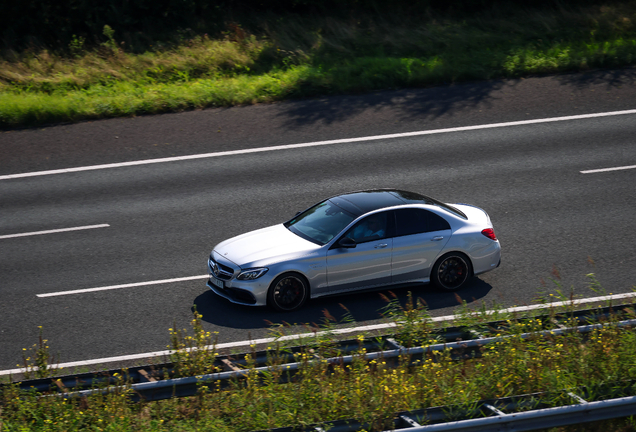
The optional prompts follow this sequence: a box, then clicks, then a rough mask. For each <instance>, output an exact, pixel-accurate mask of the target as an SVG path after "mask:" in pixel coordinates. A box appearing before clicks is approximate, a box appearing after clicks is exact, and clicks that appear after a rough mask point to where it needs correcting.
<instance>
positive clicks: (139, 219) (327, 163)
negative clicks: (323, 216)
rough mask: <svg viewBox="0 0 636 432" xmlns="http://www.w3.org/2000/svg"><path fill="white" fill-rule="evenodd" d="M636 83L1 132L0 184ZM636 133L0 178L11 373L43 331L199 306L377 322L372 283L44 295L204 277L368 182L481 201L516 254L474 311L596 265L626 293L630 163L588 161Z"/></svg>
mask: <svg viewBox="0 0 636 432" xmlns="http://www.w3.org/2000/svg"><path fill="white" fill-rule="evenodd" d="M635 78H636V71H634V70H633V69H629V70H621V71H601V72H591V73H588V74H583V75H564V76H558V77H543V78H531V79H526V80H517V81H494V82H486V83H468V84H463V85H455V86H449V87H441V88H433V89H421V90H409V91H396V92H381V93H377V94H372V95H365V96H346V97H332V98H324V99H315V100H305V101H296V102H289V103H281V104H273V105H260V106H253V107H239V108H232V109H213V110H205V111H196V112H188V113H179V114H171V115H161V116H148V117H139V118H132V119H116V120H105V121H98V122H86V123H81V124H76V125H61V126H55V127H47V128H43V129H38V130H16V131H7V132H4V133H0V155H1V156H0V176H2V175H7V174H18V173H28V172H33V171H41V170H51V169H62V168H71V167H81V166H87V165H96V164H104V163H117V162H125V161H134V160H142V159H152V158H161V157H170V156H180V155H191V154H197V153H208V152H218V151H229V150H240V149H253V148H261V147H270V146H278V145H285V144H297V143H307V142H316V141H322V140H332V139H344V138H355V137H364V136H373V135H384V134H395V133H403V132H413V131H425V130H435V129H443V128H455V127H463V126H473V125H486V124H492V123H502V122H512V121H519V120H532V119H540V118H553V117H560V116H570V115H579V114H588V113H602V112H610V111H619V110H629V109H634V108H636V103H635V102H634V101H636V85H635V82H634V81H635ZM634 137H636V114H627V115H617V116H606V117H598V118H587V119H578V120H567V121H556V122H545V123H538V124H527V125H517V126H508V127H498V128H487V129H477V130H466V131H455V132H446V133H440V134H433V135H422V136H413V137H400V138H392V139H378V140H372V141H360V142H350V143H340V144H334V145H328V146H317V147H306V148H296V149H285V150H276V151H265V152H259V153H251V154H249V153H248V154H235V155H228V156H223V157H215V158H205V159H194V160H185V161H176V162H169V163H160V164H148V165H139V166H133V167H119V168H111V169H103V170H92V171H85V172H73V173H63V174H55V175H46V176H34V177H26V178H15V179H0V370H1V369H10V368H14V367H16V364H17V363H18V362H19V361H20V359H21V353H22V348H27V347H30V346H31V345H32V344H34V343H36V342H37V333H38V328H37V326H42V327H43V330H44V335H45V337H46V338H47V339H49V345H50V346H51V350H52V351H53V352H54V353H56V354H57V357H58V359H59V360H60V361H62V362H67V361H76V360H83V359H91V358H101V357H109V356H115V355H126V354H136V353H142V352H150V351H158V350H162V349H165V348H166V345H167V343H168V341H169V338H168V328H170V327H173V326H174V325H176V326H177V327H178V328H182V327H186V326H187V325H188V321H189V319H190V317H191V309H192V307H193V305H194V304H196V305H197V308H198V310H199V311H200V312H201V313H202V314H203V319H204V321H205V327H206V328H207V329H209V330H211V331H217V332H219V333H218V337H219V341H220V342H228V341H235V340H245V339H248V338H250V337H252V338H256V337H263V336H265V335H267V333H268V324H267V322H266V321H267V320H269V321H271V322H274V323H280V322H282V321H286V322H289V323H304V322H319V321H320V320H321V318H322V317H323V313H322V310H323V309H327V310H328V311H329V312H330V313H331V314H332V315H334V316H342V309H341V307H340V306H339V304H340V303H342V304H344V305H346V307H347V308H348V309H349V310H350V312H351V313H352V315H353V316H354V317H355V318H356V320H357V321H358V322H359V323H360V324H366V323H371V322H374V321H376V320H378V318H379V313H378V310H379V309H380V308H381V307H382V306H383V305H384V303H383V301H382V300H381V299H380V296H379V295H378V294H377V293H373V294H365V295H358V296H355V295H350V296H343V297H336V298H329V299H320V300H317V301H313V302H311V303H309V304H308V305H307V306H306V307H305V308H304V309H303V310H301V311H298V312H294V313H288V314H281V313H275V312H273V311H270V310H268V309H266V308H248V307H240V306H236V305H232V304H230V303H229V302H227V301H225V300H223V299H220V298H217V297H215V296H214V295H213V294H212V293H211V292H210V291H209V290H208V289H207V288H206V287H205V280H204V279H196V280H190V281H184V282H176V283H168V284H153V285H144V286H137V287H130V288H122V289H115V290H108V291H100V292H91V293H84V294H73V295H64V296H52V297H44V298H42V297H37V294H44V293H55V292H62V291H68V290H76V289H84V288H94V287H104V286H112V285H120V284H131V283H138V282H147V281H156V280H165V279H171V278H181V277H190V276H200V275H204V274H205V273H206V259H207V256H208V254H209V252H210V250H211V249H212V247H213V246H214V245H215V244H216V243H218V242H219V241H221V240H223V239H225V238H227V237H230V236H233V235H236V234H239V233H242V232H245V231H248V230H252V229H256V228H260V227H264V226H267V225H272V224H275V223H278V222H281V221H284V220H286V219H288V218H289V217H290V216H292V215H293V214H294V213H295V212H296V211H298V210H301V209H304V208H306V207H307V206H309V205H311V204H313V203H315V202H317V201H319V200H320V199H322V198H324V197H327V196H330V195H334V194H337V193H341V192H345V191H350V190H358V189H367V188H374V187H395V188H400V189H406V190H413V191H417V192H422V193H425V194H428V195H431V196H433V197H436V198H439V199H441V200H444V201H446V202H460V203H461V202H467V203H472V204H475V205H478V206H480V207H482V208H484V209H485V210H486V211H488V213H489V214H490V216H491V218H492V221H493V223H494V226H495V230H496V233H497V235H498V237H499V239H500V241H501V244H502V249H503V252H502V253H503V263H502V266H501V267H500V268H499V269H497V270H495V271H493V272H490V273H487V274H484V275H482V276H480V277H479V278H476V279H475V280H474V282H473V283H472V284H471V285H470V286H469V287H467V288H466V289H465V290H463V291H461V292H460V295H461V296H462V298H464V299H466V300H467V301H469V302H470V303H475V302H477V303H479V302H482V301H484V302H486V304H487V305H492V304H493V303H497V304H500V305H503V306H512V305H522V304H527V303H531V302H532V301H533V300H534V299H535V298H536V297H537V295H538V294H539V293H540V291H541V290H545V291H546V292H547V293H555V290H556V289H557V288H559V285H560V286H561V289H562V290H563V291H564V292H566V293H568V294H569V293H570V290H573V292H574V293H575V294H576V295H580V296H586V297H589V296H595V295H597V294H596V293H595V292H593V291H592V290H590V288H589V287H588V282H587V281H588V279H587V278H586V276H585V275H586V274H589V273H594V274H595V275H596V276H597V278H598V280H599V281H600V283H601V284H602V286H603V287H604V289H605V291H606V292H607V293H621V292H629V291H630V290H631V289H632V287H633V286H634V285H636V252H635V248H634V244H636V230H635V229H634V228H635V222H634V219H635V218H634V209H635V208H636V193H635V189H636V188H635V185H636V170H634V169H631V170H621V171H611V172H602V173H591V174H582V173H581V172H580V171H582V170H591V169H597V168H609V167H619V166H627V165H634V164H636V145H635V143H634V140H635V138H634ZM100 224H108V226H107V227H101V228H94V229H86V230H78V231H67V232H58V233H50V234H43V235H31V236H21V237H9V238H2V236H8V235H12V234H20V233H30V232H37V231H42V230H54V229H61V228H70V227H82V226H92V225H100ZM555 269H556V270H557V271H555ZM557 272H558V277H560V279H558V277H557ZM553 280H554V281H553ZM542 285H545V287H542ZM413 289H414V290H415V291H416V293H417V295H418V296H421V297H422V298H423V299H424V300H425V301H426V302H427V303H428V305H429V308H430V310H431V313H432V314H433V315H445V314H449V313H452V311H453V309H454V308H455V306H456V305H457V300H456V299H455V296H454V295H453V294H446V293H441V292H438V291H436V290H434V289H432V288H430V287H427V286H418V287H413ZM397 293H398V295H399V296H400V297H401V298H404V297H405V296H406V290H400V291H398V292H397Z"/></svg>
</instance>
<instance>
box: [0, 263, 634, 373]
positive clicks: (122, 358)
mask: <svg viewBox="0 0 636 432" xmlns="http://www.w3.org/2000/svg"><path fill="white" fill-rule="evenodd" d="M198 277H200V276H196V277H195V278H198ZM205 277H208V276H207V275H206V276H205ZM627 298H629V299H632V301H634V300H636V292H630V293H625V294H613V295H606V296H601V297H590V298H585V299H579V300H571V301H570V300H568V301H562V302H553V303H546V304H536V305H530V306H516V307H511V308H507V309H501V310H497V311H494V310H491V311H486V314H491V313H495V312H497V313H513V312H527V311H532V310H537V309H548V308H555V307H560V306H569V305H580V304H585V303H597V302H606V301H610V300H620V299H627ZM599 306H601V305H599ZM477 313H478V312H476V314H477ZM456 318H457V316H456V315H446V316H440V317H435V318H431V320H432V321H434V322H440V321H453V320H454V319H456ZM395 326H396V324H395V323H383V324H372V325H368V326H361V327H352V328H344V329H337V330H332V331H329V332H324V331H323V332H316V333H303V334H298V335H287V336H282V337H280V338H263V339H251V340H245V341H240V342H228V343H221V344H217V345H214V346H209V347H206V348H208V349H212V348H215V349H217V350H219V349H226V348H237V347H247V346H250V345H257V344H270V343H274V342H276V341H286V340H294V339H309V338H312V337H315V336H322V335H327V334H347V333H355V332H365V331H372V330H385V329H389V328H393V327H395ZM171 352H172V351H170V350H164V351H155V352H149V353H140V354H130V355H123V356H116V357H105V358H100V359H91V360H80V361H75V362H69V363H60V364H58V365H56V366H55V367H57V368H70V367H79V366H88V365H102V364H105V363H113V362H121V361H129V360H141V359H149V358H153V357H164V356H167V355H170V353H171ZM23 372H25V369H24V368H20V369H9V370H4V371H0V376H2V375H10V374H18V373H23Z"/></svg>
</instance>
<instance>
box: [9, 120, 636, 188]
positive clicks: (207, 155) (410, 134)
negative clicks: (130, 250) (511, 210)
mask: <svg viewBox="0 0 636 432" xmlns="http://www.w3.org/2000/svg"><path fill="white" fill-rule="evenodd" d="M626 114H636V110H625V111H612V112H604V113H595V114H581V115H574V116H565V117H551V118H544V119H534V120H521V121H514V122H508V123H492V124H485V125H477V126H462V127H455V128H447V129H434V130H427V131H417V132H406V133H397V134H388V135H375V136H366V137H359V138H344V139H337V140H329V141H316V142H309V143H302V144H289V145H280V146H273V147H259V148H253V149H243V150H232V151H224V152H216V153H203V154H195V155H188V156H175V157H168V158H160V159H146V160H138V161H131V162H120V163H111V164H104V165H91V166H84V167H75V168H64V169H57V170H50V171H35V172H29V173H21V174H9V175H3V176H0V180H9V179H16V178H23V177H36V176H44V175H51V174H64V173H72V172H79V171H93V170H101V169H109V168H120V167H129V166H136V165H148V164H154V163H164V162H176V161H184V160H190V159H205V158H213V157H223V156H233V155H241V154H249V153H263V152H271V151H278V150H290V149H297V148H305V147H318V146H325V145H332V144H345V143H353V142H362V141H375V140H383V139H393V138H405V137H413V136H422V135H434V134H441V133H449V132H461V131H471V130H479V129H492V128H500V127H509V126H521V125H529V124H538V123H551V122H559V121H567V120H581V119H589V118H595V117H609V116H618V115H626Z"/></svg>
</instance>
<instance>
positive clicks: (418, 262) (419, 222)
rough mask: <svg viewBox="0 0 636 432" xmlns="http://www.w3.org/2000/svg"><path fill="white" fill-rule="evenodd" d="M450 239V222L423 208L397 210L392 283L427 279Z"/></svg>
mask: <svg viewBox="0 0 636 432" xmlns="http://www.w3.org/2000/svg"><path fill="white" fill-rule="evenodd" d="M450 236H451V228H450V225H449V224H448V222H447V221H446V220H445V219H444V218H442V217H441V216H438V215H437V214H435V213H433V212H431V211H428V210H425V209H420V208H406V209H399V210H395V237H394V238H393V254H392V262H391V282H392V283H401V282H411V281H421V280H425V279H428V278H429V276H430V273H431V267H432V266H433V264H434V263H435V258H436V257H437V256H438V255H439V254H440V252H441V251H442V249H443V248H444V246H446V243H448V240H449V239H450Z"/></svg>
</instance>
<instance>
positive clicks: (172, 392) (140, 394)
mask: <svg viewBox="0 0 636 432" xmlns="http://www.w3.org/2000/svg"><path fill="white" fill-rule="evenodd" d="M627 308H630V309H631V308H632V305H624V306H612V307H605V308H596V309H587V310H579V311H574V312H568V313H567V314H565V313H563V314H560V315H561V316H562V317H563V318H567V319H571V318H575V319H577V320H578V323H585V322H590V321H595V320H596V321H598V320H599V319H603V317H604V316H605V317H606V316H608V315H609V314H614V315H616V316H619V317H620V316H623V317H624V316H625V314H626V310H627ZM521 321H523V320H521ZM506 325H507V323H506V321H494V322H487V323H481V324H480V327H481V328H482V329H484V330H480V332H479V333H477V332H475V331H474V330H466V329H465V328H462V327H450V328H446V329H443V330H441V331H440V333H438V336H439V338H440V340H441V341H442V342H440V343H438V344H434V345H429V346H427V347H415V348H404V347H402V346H400V345H399V344H398V343H397V342H396V341H395V340H394V339H393V337H395V336H394V335H388V336H384V337H382V338H377V339H366V340H365V341H364V343H363V344H362V345H361V344H360V341H358V340H344V341H340V342H338V343H337V344H336V345H335V346H334V351H336V352H338V353H339V355H338V356H337V357H334V358H331V359H327V361H329V362H330V363H332V364H341V363H342V362H344V363H347V362H351V361H352V359H353V358H354V355H355V353H356V352H358V351H359V350H360V348H365V349H366V351H367V354H366V358H367V359H369V360H372V359H375V358H379V357H383V358H395V357H398V356H400V355H410V356H412V357H414V358H417V357H418V356H423V355H424V354H425V353H426V352H434V351H440V350H444V349H447V348H451V349H461V350H463V351H467V350H468V351H469V350H476V349H478V348H479V347H481V346H483V345H485V344H487V343H490V342H492V341H494V340H496V339H497V337H496V336H495V337H485V336H486V335H488V334H489V333H490V334H493V333H494V334H496V333H497V331H499V330H500V329H501V328H502V326H506ZM555 325H560V324H559V323H558V322H555ZM599 325H601V324H592V325H591V326H593V327H589V326H590V325H586V326H580V327H577V329H579V331H591V330H586V329H588V328H589V329H593V328H598V326H599ZM594 326H595V327H594ZM565 331H571V330H568V329H563V328H557V329H553V330H548V331H544V332H543V333H546V332H551V333H553V334H562V333H563V332H565ZM531 334H537V333H527V334H525V335H523V337H528V336H529V335H531ZM451 341H455V342H451ZM387 346H390V347H392V348H393V349H391V350H386V349H385V347H387ZM302 349H303V347H292V348H287V349H286V350H285V352H284V353H280V358H279V360H280V362H281V363H283V364H284V366H285V368H286V369H287V370H288V371H290V372H292V373H293V372H294V371H295V370H297V368H298V365H299V363H296V361H295V354H297V353H299V352H301V351H302ZM269 357H270V356H269V355H268V351H258V352H255V353H252V364H253V365H254V366H256V367H253V368H251V370H253V371H255V372H256V373H262V372H264V371H268V370H269V368H270V367H269V365H268V360H269ZM174 366H175V365H174V364H172V363H162V364H154V365H145V366H138V367H131V368H128V369H126V370H121V369H114V370H108V371H103V372H98V373H82V374H73V375H66V376H59V377H53V378H41V379H34V380H26V381H22V382H21V383H20V387H21V388H22V389H25V390H31V391H36V392H40V393H44V392H51V391H56V392H58V393H63V394H74V395H75V394H78V393H79V394H81V395H85V394H91V393H90V392H93V391H103V390H104V387H106V388H107V387H108V386H116V385H117V384H118V383H119V382H120V380H119V379H118V378H116V377H117V376H118V375H119V376H120V377H121V376H125V377H126V380H127V382H128V383H129V384H132V388H133V390H134V391H135V392H136V393H135V396H133V400H141V399H144V400H159V399H163V398H170V397H175V396H177V397H179V396H189V395H192V394H195V393H196V391H197V390H198V388H199V385H200V383H201V382H203V381H205V380H209V381H219V380H220V381H229V380H231V379H235V378H240V377H242V376H244V375H245V374H246V373H247V364H246V361H245V360H243V359H242V355H239V356H238V357H237V358H235V357H232V356H218V357H217V366H218V367H219V369H226V370H228V371H227V372H219V373H214V374H207V375H202V376H197V377H187V378H173V376H174V369H175V367H174ZM228 366H229V367H228ZM237 369H239V370H237ZM1 387H2V385H0V388H1ZM99 387H101V389H99ZM96 388H97V389H96ZM69 389H74V390H76V391H73V392H69Z"/></svg>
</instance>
